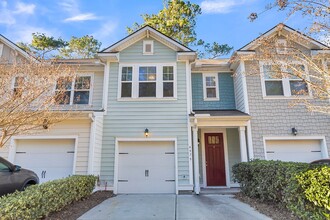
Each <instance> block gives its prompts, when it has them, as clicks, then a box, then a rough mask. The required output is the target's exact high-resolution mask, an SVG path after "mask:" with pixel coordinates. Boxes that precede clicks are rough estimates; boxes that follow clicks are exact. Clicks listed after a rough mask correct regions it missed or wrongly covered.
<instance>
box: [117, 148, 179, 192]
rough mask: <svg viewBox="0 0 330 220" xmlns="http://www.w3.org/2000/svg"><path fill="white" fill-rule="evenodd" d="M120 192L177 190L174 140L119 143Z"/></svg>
mask: <svg viewBox="0 0 330 220" xmlns="http://www.w3.org/2000/svg"><path fill="white" fill-rule="evenodd" d="M119 153H120V154H119V158H118V166H119V167H118V180H119V181H118V193H174V192H175V181H174V180H175V155H174V143H173V142H122V143H120V144H119Z"/></svg>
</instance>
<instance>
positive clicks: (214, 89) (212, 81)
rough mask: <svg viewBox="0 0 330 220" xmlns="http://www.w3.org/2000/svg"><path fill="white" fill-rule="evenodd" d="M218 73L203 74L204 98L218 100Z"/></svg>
mask: <svg viewBox="0 0 330 220" xmlns="http://www.w3.org/2000/svg"><path fill="white" fill-rule="evenodd" d="M218 84H219V83H218V74H217V73H208V74H203V88H204V100H210V101H212V100H219V85H218Z"/></svg>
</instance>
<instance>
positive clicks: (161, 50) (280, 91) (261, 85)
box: [0, 26, 330, 194]
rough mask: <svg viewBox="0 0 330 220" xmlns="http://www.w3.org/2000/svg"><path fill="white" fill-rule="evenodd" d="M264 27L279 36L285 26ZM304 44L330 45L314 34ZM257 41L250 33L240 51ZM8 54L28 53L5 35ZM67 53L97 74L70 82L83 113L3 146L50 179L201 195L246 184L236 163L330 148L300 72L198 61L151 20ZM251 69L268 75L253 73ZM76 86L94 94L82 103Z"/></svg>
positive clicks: (85, 71) (302, 157)
mask: <svg viewBox="0 0 330 220" xmlns="http://www.w3.org/2000/svg"><path fill="white" fill-rule="evenodd" d="M281 31H282V32H284V33H285V32H287V33H290V32H292V31H294V30H292V29H291V28H289V27H287V26H284V27H283V28H282V30H281ZM264 35H267V36H274V37H278V36H279V34H278V29H277V27H274V28H272V29H271V30H269V31H268V32H266V33H265V34H264ZM283 36H285V34H283V35H282V37H281V40H282V41H283V40H285V39H284V38H283ZM297 47H301V48H303V49H304V50H305V51H307V53H311V51H314V52H313V53H315V52H317V51H325V50H326V51H328V50H329V47H327V46H326V45H323V44H321V43H319V42H317V41H315V40H313V39H310V38H308V44H306V45H301V44H297ZM256 50H258V47H257V46H256V44H254V43H253V42H251V43H249V44H247V45H246V46H244V47H243V48H241V49H240V50H237V51H236V52H235V53H237V54H239V53H246V52H247V51H248V52H249V53H253V52H254V51H256ZM0 56H3V57H5V56H23V57H24V56H28V55H27V54H26V53H25V52H24V51H22V50H21V49H19V48H18V47H17V46H16V45H15V44H13V43H12V42H10V41H9V40H8V39H6V38H4V37H2V36H1V38H0ZM62 62H65V63H67V64H70V65H78V66H79V70H78V72H77V74H78V75H79V76H80V77H79V79H83V80H87V81H88V82H90V83H89V84H88V85H90V86H88V87H86V88H80V89H79V90H78V89H75V86H74V84H76V83H79V81H77V80H76V81H74V82H73V85H72V86H71V89H69V90H68V94H70V103H67V104H68V105H72V106H75V108H76V109H77V111H78V112H80V114H79V117H73V118H72V119H69V120H66V121H64V122H62V123H59V124H57V125H55V126H54V127H53V128H52V129H50V130H49V131H47V132H45V133H42V134H36V135H30V136H16V137H13V138H12V140H11V142H10V143H9V144H8V145H7V146H6V147H4V148H3V149H0V156H3V157H5V158H8V159H9V160H10V161H12V162H14V163H15V164H20V165H22V166H23V167H26V168H30V169H32V170H35V171H36V173H38V174H39V175H40V178H41V181H42V182H44V181H48V180H51V179H57V178H61V177H65V176H67V175H72V174H94V175H98V176H99V177H100V178H99V182H98V185H99V187H100V188H103V189H104V188H107V189H111V190H114V192H115V193H179V192H180V191H194V192H195V193H196V194H199V192H200V190H201V189H204V188H213V187H215V188H219V187H220V188H221V187H237V186H238V184H237V183H234V181H233V178H232V172H231V168H232V166H233V165H234V164H236V163H238V162H241V161H248V160H250V159H255V158H258V159H268V160H269V159H274V160H277V159H278V160H289V161H303V162H310V161H312V160H315V159H320V158H327V157H329V151H330V117H329V116H328V115H326V114H319V113H314V114H311V113H308V112H307V111H306V110H305V109H304V107H303V106H295V107H293V108H291V107H289V104H290V101H292V100H293V99H295V98H296V97H297V94H295V93H294V91H295V89H296V88H297V85H296V84H295V83H296V82H297V81H298V80H297V79H289V78H281V79H272V78H267V77H266V75H265V69H267V68H269V65H267V63H263V62H258V61H237V62H229V59H217V60H198V59H197V58H196V53H195V52H194V51H193V50H191V49H189V48H187V47H186V46H184V45H181V44H180V43H179V42H177V41H175V40H173V39H171V38H169V37H167V36H165V35H163V34H162V33H160V32H158V31H157V30H155V29H153V28H151V27H149V26H146V27H144V28H141V29H140V30H138V31H136V32H135V33H133V34H131V35H129V36H127V37H126V38H124V39H122V40H120V41H119V42H117V43H115V44H113V45H111V46H109V47H108V48H106V49H104V50H103V51H101V52H99V53H98V58H97V59H86V60H63V61H62ZM302 65H303V64H302ZM251 68H257V69H258V71H259V73H260V74H258V75H252V76H246V74H245V73H248V72H250V71H252V70H251ZM305 70H306V71H308V70H307V68H306V69H305ZM300 86H301V84H300ZM300 88H301V87H300ZM303 88H304V89H305V90H306V91H308V92H309V93H308V96H309V97H308V98H312V94H311V93H310V89H309V88H308V86H305V87H303ZM76 94H80V95H82V94H83V95H84V97H85V98H84V99H82V100H81V102H79V103H76V102H74V97H75V95H76ZM293 128H294V129H295V130H293ZM293 131H295V132H294V133H293Z"/></svg>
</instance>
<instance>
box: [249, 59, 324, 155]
mask: <svg viewBox="0 0 330 220" xmlns="http://www.w3.org/2000/svg"><path fill="white" fill-rule="evenodd" d="M256 66H257V67H258V66H259V65H258V63H257V62H256V61H255V62H247V63H246V72H247V73H249V72H253V70H254V69H255V67H256ZM246 81H247V90H248V99H249V108H250V114H251V116H252V119H251V126H252V139H253V147H254V156H255V158H261V159H263V158H265V152H264V146H263V136H292V134H291V128H293V127H295V128H296V129H297V130H298V136H325V137H326V142H327V146H328V151H330V116H329V115H325V114H320V113H313V114H312V113H310V112H307V110H306V109H305V107H304V106H302V105H296V106H293V107H290V103H292V100H290V99H263V97H262V90H261V80H260V76H259V75H255V74H254V75H251V76H248V77H247V78H246Z"/></svg>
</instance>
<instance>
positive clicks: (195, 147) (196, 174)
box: [193, 125, 200, 195]
mask: <svg viewBox="0 0 330 220" xmlns="http://www.w3.org/2000/svg"><path fill="white" fill-rule="evenodd" d="M193 151H194V191H195V193H196V194H197V195H198V194H199V192H200V186H199V161H198V160H199V158H198V127H197V125H195V126H194V127H193Z"/></svg>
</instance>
